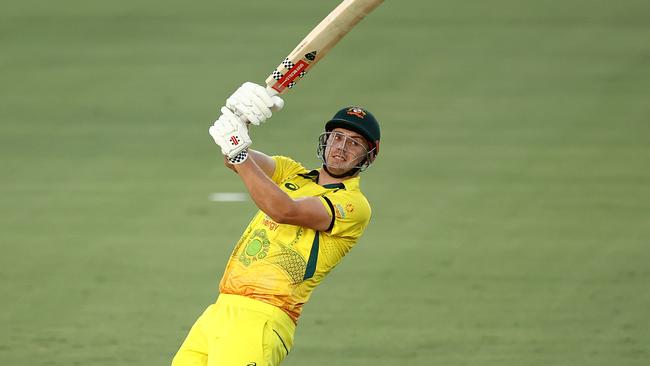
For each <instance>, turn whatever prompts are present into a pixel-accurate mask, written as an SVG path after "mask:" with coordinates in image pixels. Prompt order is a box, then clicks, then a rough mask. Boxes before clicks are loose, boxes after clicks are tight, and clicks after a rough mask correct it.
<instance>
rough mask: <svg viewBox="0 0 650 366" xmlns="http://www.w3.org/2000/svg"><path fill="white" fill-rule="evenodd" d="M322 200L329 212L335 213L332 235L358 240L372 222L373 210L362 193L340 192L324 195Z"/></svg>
mask: <svg viewBox="0 0 650 366" xmlns="http://www.w3.org/2000/svg"><path fill="white" fill-rule="evenodd" d="M321 200H322V201H323V205H324V206H325V208H326V209H327V212H331V211H332V210H333V211H334V223H333V225H332V228H331V231H330V235H332V236H338V237H347V238H352V239H357V238H359V237H360V236H361V234H363V232H364V230H365V229H366V226H368V223H369V222H370V216H371V209H370V204H369V203H368V201H367V200H366V198H365V197H364V195H363V194H362V193H361V192H359V191H353V192H348V191H345V190H339V191H336V192H332V193H328V194H326V195H324V196H323V197H321ZM328 201H329V202H328ZM330 204H331V205H330Z"/></svg>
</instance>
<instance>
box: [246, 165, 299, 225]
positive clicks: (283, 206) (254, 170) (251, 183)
mask: <svg viewBox="0 0 650 366" xmlns="http://www.w3.org/2000/svg"><path fill="white" fill-rule="evenodd" d="M234 170H235V171H236V172H237V173H238V174H239V177H240V178H241V179H242V181H243V182H244V185H245V186H246V188H247V189H248V192H249V194H250V196H251V198H252V199H253V202H255V205H256V206H257V207H258V208H259V209H260V210H262V211H263V212H264V213H266V214H267V215H269V216H270V217H271V218H272V219H273V220H274V221H276V222H281V221H282V219H283V218H284V217H285V216H286V214H287V212H288V211H289V210H290V209H291V207H292V205H293V204H294V200H293V199H292V198H291V197H289V196H288V195H287V194H286V193H285V192H283V191H282V190H281V189H280V188H279V187H278V186H277V185H276V184H275V183H274V182H273V181H272V180H271V179H270V178H269V177H268V176H267V175H266V173H265V172H264V171H263V170H262V169H261V168H260V167H259V166H258V165H257V164H256V162H255V160H254V159H250V158H249V159H247V160H246V161H245V162H243V163H241V164H238V165H234Z"/></svg>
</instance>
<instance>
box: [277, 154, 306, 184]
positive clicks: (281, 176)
mask: <svg viewBox="0 0 650 366" xmlns="http://www.w3.org/2000/svg"><path fill="white" fill-rule="evenodd" d="M271 159H273V160H274V161H275V171H274V172H273V176H272V177H271V180H273V181H274V182H276V183H280V182H282V181H283V180H285V179H287V178H289V177H291V176H294V175H296V174H298V173H304V172H306V171H307V168H305V167H304V166H303V165H302V164H300V163H299V162H297V161H295V160H293V159H291V158H290V157H287V156H282V155H274V156H272V157H271Z"/></svg>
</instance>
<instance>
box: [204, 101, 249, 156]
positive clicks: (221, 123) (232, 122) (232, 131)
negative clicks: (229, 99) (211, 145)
mask: <svg viewBox="0 0 650 366" xmlns="http://www.w3.org/2000/svg"><path fill="white" fill-rule="evenodd" d="M221 113H223V114H222V115H221V116H219V118H218V119H217V120H216V121H215V122H214V124H213V125H212V126H211V127H210V129H209V132H210V136H212V139H214V142H215V143H216V144H217V145H219V147H221V152H222V153H223V154H224V155H225V156H227V157H228V160H230V162H231V163H233V164H240V163H243V162H244V160H246V158H247V157H248V152H247V150H248V147H249V146H251V144H252V143H253V141H251V138H250V137H249V136H248V127H247V126H246V124H245V123H243V122H242V121H241V120H240V119H239V118H238V117H237V116H236V115H235V114H234V113H233V112H232V111H231V110H230V109H228V108H226V107H222V108H221Z"/></svg>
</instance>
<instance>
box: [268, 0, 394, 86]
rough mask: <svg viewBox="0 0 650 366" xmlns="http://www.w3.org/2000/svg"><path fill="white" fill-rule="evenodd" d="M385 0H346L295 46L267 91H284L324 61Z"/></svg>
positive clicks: (272, 79)
mask: <svg viewBox="0 0 650 366" xmlns="http://www.w3.org/2000/svg"><path fill="white" fill-rule="evenodd" d="M383 1H384V0H344V1H343V2H342V3H341V4H339V5H338V6H337V7H336V8H335V9H334V10H332V12H331V13H329V15H328V16H327V17H325V19H323V20H322V21H321V22H320V23H319V24H318V25H317V26H316V27H315V28H314V29H313V30H312V31H311V32H309V34H308V35H307V36H306V37H305V38H304V39H303V40H302V41H301V42H300V43H299V44H298V46H296V48H294V50H293V51H291V53H289V55H288V56H287V57H286V58H285V59H284V60H283V61H282V62H281V63H280V65H278V67H277V68H276V69H275V70H274V71H273V72H272V73H271V75H270V76H269V77H268V78H267V79H266V85H267V90H269V91H270V92H272V93H274V94H275V93H278V94H282V93H284V92H286V91H287V90H288V89H291V88H293V87H294V86H295V85H296V83H297V82H298V81H299V80H300V79H301V78H302V77H303V76H305V74H306V73H307V71H308V70H309V69H311V68H312V67H313V66H314V65H315V64H316V63H317V62H318V61H320V60H321V59H322V58H323V57H324V56H325V55H326V54H327V52H329V50H330V49H331V48H332V47H334V46H335V45H336V44H337V43H338V42H339V41H340V40H341V38H343V37H344V36H345V35H346V34H347V33H348V32H349V31H350V30H351V29H352V28H354V26H355V25H357V23H359V22H360V21H361V19H363V18H364V17H365V16H366V15H367V14H369V13H370V12H371V11H373V10H374V9H375V8H376V7H377V6H379V5H380V4H381V3H382V2H383Z"/></svg>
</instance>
